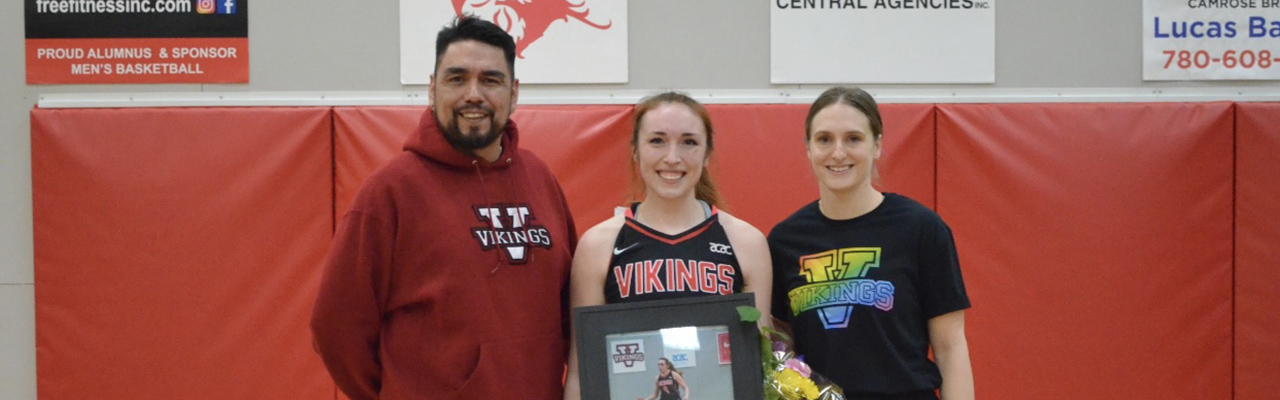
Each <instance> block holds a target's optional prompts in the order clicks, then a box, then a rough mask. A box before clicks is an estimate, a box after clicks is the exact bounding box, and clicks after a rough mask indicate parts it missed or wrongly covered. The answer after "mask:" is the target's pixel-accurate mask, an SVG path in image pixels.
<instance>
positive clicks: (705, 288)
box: [604, 204, 743, 304]
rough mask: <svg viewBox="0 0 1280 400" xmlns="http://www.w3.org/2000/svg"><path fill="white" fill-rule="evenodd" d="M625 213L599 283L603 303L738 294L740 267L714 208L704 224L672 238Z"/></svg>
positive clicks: (628, 212) (631, 208)
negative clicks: (624, 219)
mask: <svg viewBox="0 0 1280 400" xmlns="http://www.w3.org/2000/svg"><path fill="white" fill-rule="evenodd" d="M637 206H638V204H633V205H632V206H631V207H630V208H628V209H627V211H626V223H625V224H623V226H622V229H621V230H620V231H618V240H617V241H615V242H614V245H613V257H612V258H611V259H610V260H609V273H608V276H607V277H606V278H605V283H604V298H605V303H607V304H613V303H623V302H632V301H647V300H661V299H674V298H681V297H692V296H702V295H722V294H733V293H741V292H742V285H743V283H742V268H741V267H740V266H739V265H738V257H736V256H734V253H733V246H730V244H729V236H728V235H727V234H725V232H724V226H722V225H720V218H719V217H720V215H719V212H718V210H716V209H715V207H707V210H708V213H707V214H708V216H707V219H706V220H705V221H702V223H699V224H698V225H696V226H694V227H692V228H689V230H687V231H684V232H682V233H680V234H678V235H668V234H665V233H662V232H659V231H657V230H654V229H650V228H649V227H647V226H644V224H641V223H640V221H637V220H636V219H635V210H636V207H637Z"/></svg>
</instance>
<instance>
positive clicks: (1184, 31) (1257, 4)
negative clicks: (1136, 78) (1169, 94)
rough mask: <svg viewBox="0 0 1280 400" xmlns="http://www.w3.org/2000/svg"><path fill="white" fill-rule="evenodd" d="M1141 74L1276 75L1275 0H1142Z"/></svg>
mask: <svg viewBox="0 0 1280 400" xmlns="http://www.w3.org/2000/svg"><path fill="white" fill-rule="evenodd" d="M1142 18H1143V21H1142V79H1144V80H1148V81H1187V80H1233V79H1280V0H1143V2H1142Z"/></svg>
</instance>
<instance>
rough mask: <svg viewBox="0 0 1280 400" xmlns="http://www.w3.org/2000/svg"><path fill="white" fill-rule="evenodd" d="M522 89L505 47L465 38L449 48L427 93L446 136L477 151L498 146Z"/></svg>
mask: <svg viewBox="0 0 1280 400" xmlns="http://www.w3.org/2000/svg"><path fill="white" fill-rule="evenodd" d="M518 88H519V82H517V81H516V80H515V79H514V78H513V77H512V76H511V70H510V68H509V67H508V66H507V62H506V58H505V56H504V55H503V52H502V49H501V48H498V47H494V46H491V45H488V44H484V43H481V42H478V41H474V40H463V41H458V42H454V43H452V44H450V45H449V47H448V48H447V49H446V50H445V52H444V54H443V56H442V57H441V58H440V61H439V66H438V67H437V68H436V72H435V73H434V74H432V75H431V85H430V88H429V95H428V96H429V100H430V101H431V106H432V109H433V110H434V111H435V115H436V121H437V122H438V123H439V124H440V130H441V131H442V132H443V133H444V136H445V139H447V140H448V141H449V143H450V144H452V145H453V146H454V147H455V148H458V149H461V150H467V151H475V150H479V149H482V148H486V147H490V146H498V139H499V138H500V137H502V130H503V129H504V128H506V126H507V121H508V118H510V116H511V112H512V109H514V108H515V102H516V97H517V95H518V92H519V89H518Z"/></svg>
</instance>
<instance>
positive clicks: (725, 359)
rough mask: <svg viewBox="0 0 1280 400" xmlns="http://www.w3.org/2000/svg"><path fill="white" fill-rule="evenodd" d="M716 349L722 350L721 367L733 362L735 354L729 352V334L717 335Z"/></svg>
mask: <svg viewBox="0 0 1280 400" xmlns="http://www.w3.org/2000/svg"><path fill="white" fill-rule="evenodd" d="M716 348H718V349H720V365H724V364H729V363H732V362H733V357H732V354H733V353H732V352H730V351H729V332H721V333H719V334H717V335H716Z"/></svg>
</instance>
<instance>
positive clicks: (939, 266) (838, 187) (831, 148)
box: [769, 87, 974, 400]
mask: <svg viewBox="0 0 1280 400" xmlns="http://www.w3.org/2000/svg"><path fill="white" fill-rule="evenodd" d="M882 134H883V125H882V122H881V120H880V110H879V108H878V106H877V105H876V102H875V99H873V98H872V97H871V95H870V94H868V93H867V92H865V91H863V90H861V89H853V88H840V87H838V88H833V89H830V90H827V91H826V92H824V93H822V95H820V96H818V99H817V100H816V101H815V102H814V103H813V105H812V106H811V107H810V108H809V115H808V117H807V118H806V120H805V143H806V144H805V148H806V153H807V154H808V158H809V162H810V165H811V167H812V168H813V173H814V175H816V176H817V180H818V200H817V201H814V202H812V203H810V204H808V205H806V206H804V207H801V208H800V210H798V211H796V212H795V213H794V214H792V215H791V216H790V217H787V219H785V220H783V221H782V222H780V223H778V225H777V226H775V227H774V228H773V230H772V231H770V232H769V251H770V254H772V256H773V267H774V275H773V277H774V281H773V282H774V290H773V299H774V307H773V315H774V317H776V318H777V319H778V320H779V321H781V322H782V323H785V324H788V325H789V326H790V328H791V330H792V333H794V338H795V341H796V352H797V353H798V354H801V355H804V356H805V362H807V363H808V364H809V365H810V366H811V367H812V368H813V371H814V372H817V373H821V374H822V375H824V376H826V377H827V378H829V379H831V380H832V381H833V382H835V383H836V384H838V385H840V387H841V388H843V389H844V392H845V394H846V395H847V397H848V398H849V399H851V400H852V399H869V398H874V399H881V400H885V399H910V400H916V399H934V400H937V399H938V397H937V394H935V390H937V389H939V388H941V394H942V399H944V400H971V399H973V396H974V394H973V372H972V370H971V368H970V364H969V348H968V344H967V342H966V339H965V335H964V310H965V309H967V308H969V298H968V295H967V294H966V293H965V289H964V281H963V279H961V276H960V263H959V259H958V257H957V256H956V248H955V243H954V240H953V239H952V235H951V230H950V228H948V227H947V225H946V223H944V222H943V221H942V218H940V217H939V216H938V215H937V214H935V213H934V212H933V211H931V210H929V209H928V208H926V207H924V206H923V205H921V204H920V203H917V202H915V201H913V200H911V199H909V198H907V197H905V196H902V195H898V194H894V193H881V192H880V191H878V190H876V189H875V188H873V187H872V186H871V181H872V179H873V177H874V176H875V162H876V159H878V158H880V143H881V140H880V139H881V136H882ZM833 293H839V294H838V295H832V294H833ZM930 349H932V350H933V355H934V360H936V363H935V362H934V361H931V360H930V359H929V357H928V354H929V350H930Z"/></svg>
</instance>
